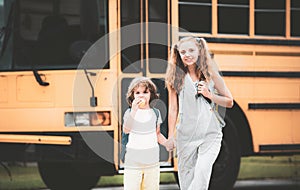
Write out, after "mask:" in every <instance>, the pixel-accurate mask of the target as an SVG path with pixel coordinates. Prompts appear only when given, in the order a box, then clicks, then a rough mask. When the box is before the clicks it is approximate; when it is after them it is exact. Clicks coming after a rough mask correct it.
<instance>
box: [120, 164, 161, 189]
mask: <svg viewBox="0 0 300 190" xmlns="http://www.w3.org/2000/svg"><path fill="white" fill-rule="evenodd" d="M159 176H160V171H159V164H157V165H156V166H153V167H147V168H143V169H133V168H125V170H124V190H159V180H160V179H159Z"/></svg>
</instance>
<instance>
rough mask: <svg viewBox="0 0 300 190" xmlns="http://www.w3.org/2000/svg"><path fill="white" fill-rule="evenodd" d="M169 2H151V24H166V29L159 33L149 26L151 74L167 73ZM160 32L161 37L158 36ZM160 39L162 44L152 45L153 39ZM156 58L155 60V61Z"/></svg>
mask: <svg viewBox="0 0 300 190" xmlns="http://www.w3.org/2000/svg"><path fill="white" fill-rule="evenodd" d="M167 3H168V1H167V0H164V1H161V0H154V1H153V0H152V1H149V6H148V9H149V10H148V12H149V22H159V23H166V25H165V27H164V28H162V29H161V31H157V29H156V28H153V27H152V25H150V26H149V39H148V40H149V71H150V72H151V73H165V72H166V68H167V64H166V60H167V59H168V47H167V46H166V44H168V28H167V23H168V18H167V12H166V10H168V5H167ZM158 32H159V35H158ZM157 38H159V40H160V42H161V44H154V43H151V42H152V41H154V40H152V39H157ZM153 58H155V59H153ZM158 60H161V61H158Z"/></svg>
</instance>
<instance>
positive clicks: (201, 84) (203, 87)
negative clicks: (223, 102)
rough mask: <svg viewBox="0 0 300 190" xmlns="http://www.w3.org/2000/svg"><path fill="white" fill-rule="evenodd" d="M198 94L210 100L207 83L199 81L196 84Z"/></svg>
mask: <svg viewBox="0 0 300 190" xmlns="http://www.w3.org/2000/svg"><path fill="white" fill-rule="evenodd" d="M198 93H201V94H202V95H203V96H205V97H207V98H209V99H211V93H210V90H209V89H208V87H207V82H205V81H200V82H199V84H198Z"/></svg>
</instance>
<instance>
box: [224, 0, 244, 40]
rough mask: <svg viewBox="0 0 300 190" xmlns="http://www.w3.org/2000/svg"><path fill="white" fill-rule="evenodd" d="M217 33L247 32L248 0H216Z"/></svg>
mask: <svg viewBox="0 0 300 190" xmlns="http://www.w3.org/2000/svg"><path fill="white" fill-rule="evenodd" d="M218 33H222V34H246V35H248V34H249V0H243V1H241V0H219V1H218Z"/></svg>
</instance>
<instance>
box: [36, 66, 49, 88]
mask: <svg viewBox="0 0 300 190" xmlns="http://www.w3.org/2000/svg"><path fill="white" fill-rule="evenodd" d="M32 72H33V75H34V77H35V80H36V81H37V82H38V83H39V85H41V86H49V84H50V83H49V82H45V81H43V79H42V78H41V75H42V76H44V75H43V74H39V73H38V71H37V70H35V69H33V70H32Z"/></svg>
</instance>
